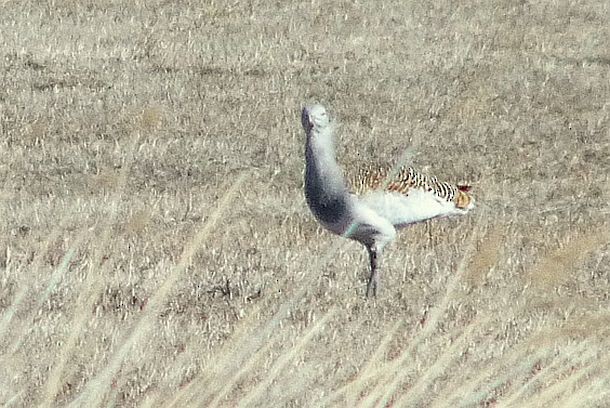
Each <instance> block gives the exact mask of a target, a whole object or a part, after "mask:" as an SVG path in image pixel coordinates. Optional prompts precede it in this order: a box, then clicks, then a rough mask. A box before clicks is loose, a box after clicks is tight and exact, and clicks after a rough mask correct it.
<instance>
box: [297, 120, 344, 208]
mask: <svg viewBox="0 0 610 408" xmlns="http://www.w3.org/2000/svg"><path fill="white" fill-rule="evenodd" d="M331 132H332V130H331V129H330V127H326V128H323V129H312V130H311V131H310V132H309V134H308V135H307V145H306V147H305V159H306V166H305V193H306V196H307V201H308V203H309V205H310V207H316V206H320V205H322V206H324V205H328V203H330V202H334V201H343V200H345V198H346V196H347V188H346V185H345V180H344V179H343V173H342V171H341V168H340V167H339V165H338V164H337V160H336V158H335V149H334V146H333V140H332V135H331Z"/></svg>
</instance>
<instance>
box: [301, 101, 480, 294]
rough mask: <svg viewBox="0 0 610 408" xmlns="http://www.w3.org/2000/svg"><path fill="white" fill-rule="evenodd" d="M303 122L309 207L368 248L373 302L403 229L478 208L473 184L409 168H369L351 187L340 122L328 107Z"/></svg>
mask: <svg viewBox="0 0 610 408" xmlns="http://www.w3.org/2000/svg"><path fill="white" fill-rule="evenodd" d="M301 124H302V126H303V129H304V130H305V134H306V137H307V138H306V142H305V186H304V187H305V199H306V201H307V205H308V207H309V209H310V210H311V212H312V213H313V215H314V217H315V218H316V220H317V221H318V222H319V223H320V224H321V225H322V226H323V227H324V228H326V229H327V230H329V231H330V232H332V233H334V234H337V235H341V236H343V237H345V238H349V239H352V240H354V241H357V242H359V243H361V244H362V245H364V247H365V248H366V250H367V252H368V255H369V264H370V275H369V279H368V283H367V288H366V296H367V298H370V297H376V296H377V292H378V290H379V287H380V278H379V270H380V259H381V254H382V252H383V250H384V248H385V247H386V245H388V244H389V243H390V242H392V241H393V240H394V238H395V237H396V234H397V230H399V229H401V228H404V227H406V226H408V225H411V224H414V223H417V222H421V221H425V220H428V219H432V218H438V217H445V216H452V215H463V214H466V213H468V212H469V211H470V210H472V209H473V208H475V200H474V198H473V197H472V195H471V194H469V190H470V186H467V185H457V184H450V183H446V182H441V181H438V180H437V178H436V177H432V176H428V175H425V174H422V173H420V172H419V171H417V170H415V169H413V168H411V167H407V166H402V167H401V168H400V169H399V170H398V172H397V173H396V174H395V175H393V174H392V173H391V172H390V171H389V169H386V168H382V167H380V168H374V167H372V166H369V167H368V168H365V169H363V170H362V171H361V172H359V173H358V174H357V175H356V176H355V177H354V179H353V180H352V182H351V186H350V185H348V182H347V180H346V178H345V177H344V174H343V171H342V169H341V167H340V166H339V164H338V163H337V159H336V155H335V144H334V121H331V118H330V116H329V114H328V112H327V110H326V108H325V107H324V106H322V105H320V104H314V105H308V106H305V107H304V108H303V110H302V113H301ZM387 177H390V178H389V179H387V180H385V179H386V178H387ZM384 180H385V182H384Z"/></svg>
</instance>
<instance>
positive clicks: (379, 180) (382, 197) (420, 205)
mask: <svg viewBox="0 0 610 408" xmlns="http://www.w3.org/2000/svg"><path fill="white" fill-rule="evenodd" d="M389 174H390V172H389V169H388V168H385V167H382V168H368V169H363V170H362V171H360V172H359V173H358V175H357V176H356V177H355V178H354V179H353V180H352V188H353V190H354V192H355V193H357V194H358V196H359V200H360V201H361V202H362V203H364V204H366V205H367V206H369V207H371V208H372V209H373V210H375V211H376V212H377V213H379V214H380V215H383V216H384V217H385V218H387V219H388V220H389V221H390V222H391V223H392V224H393V225H396V226H402V225H407V224H411V223H414V222H418V221H423V220H426V219H429V218H434V217H440V216H444V215H451V214H463V213H465V212H468V211H469V210H470V209H472V208H474V199H473V198H472V197H471V196H470V194H468V193H467V191H468V190H469V188H470V187H469V186H461V185H459V186H458V185H454V184H450V183H445V182H441V181H438V180H437V179H436V177H431V176H427V175H425V174H423V173H420V172H418V171H416V170H414V169H413V168H411V167H402V168H401V169H400V170H399V171H398V172H397V174H396V175H394V176H392V178H391V179H388V175H389Z"/></svg>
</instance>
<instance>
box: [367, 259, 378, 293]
mask: <svg viewBox="0 0 610 408" xmlns="http://www.w3.org/2000/svg"><path fill="white" fill-rule="evenodd" d="M367 250H368V251H369V261H370V263H371V276H370V277H369V283H368V284H367V285H366V297H371V296H375V297H376V296H377V287H378V286H379V274H378V273H377V255H378V254H377V249H375V248H374V247H367Z"/></svg>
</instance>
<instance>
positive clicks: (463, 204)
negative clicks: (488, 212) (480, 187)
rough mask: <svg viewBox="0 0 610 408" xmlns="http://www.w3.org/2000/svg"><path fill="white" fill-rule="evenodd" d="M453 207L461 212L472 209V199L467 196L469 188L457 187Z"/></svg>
mask: <svg viewBox="0 0 610 408" xmlns="http://www.w3.org/2000/svg"><path fill="white" fill-rule="evenodd" d="M457 188H458V191H457V196H456V197H455V206H456V207H457V208H459V209H461V210H472V209H473V208H474V198H473V197H472V196H471V195H470V194H468V191H470V186H465V185H458V186H457Z"/></svg>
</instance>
